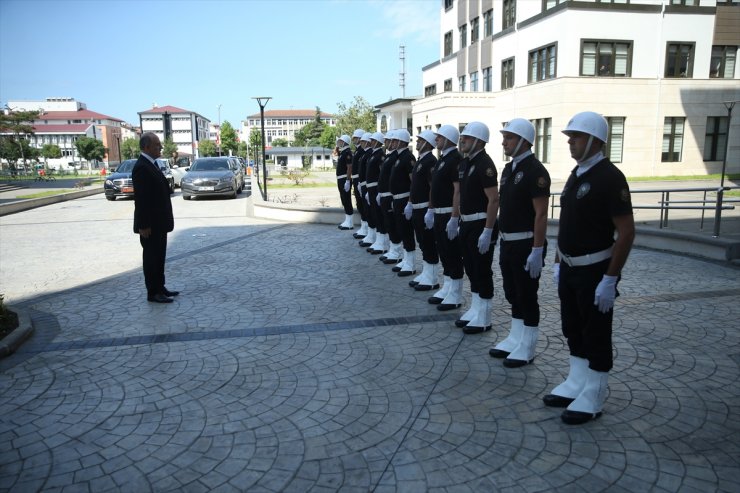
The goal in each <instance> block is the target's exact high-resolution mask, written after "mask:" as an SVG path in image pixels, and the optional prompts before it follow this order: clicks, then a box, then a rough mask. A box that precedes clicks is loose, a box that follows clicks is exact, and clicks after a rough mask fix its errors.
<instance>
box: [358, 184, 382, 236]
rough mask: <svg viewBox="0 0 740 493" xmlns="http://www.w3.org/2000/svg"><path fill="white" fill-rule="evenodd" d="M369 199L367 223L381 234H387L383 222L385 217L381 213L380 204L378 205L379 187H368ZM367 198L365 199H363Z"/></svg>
mask: <svg viewBox="0 0 740 493" xmlns="http://www.w3.org/2000/svg"><path fill="white" fill-rule="evenodd" d="M367 199H368V201H369V202H370V203H368V202H365V204H366V205H367V209H368V214H367V225H368V226H370V227H371V228H375V230H376V231H377V232H378V233H380V234H385V225H384V224H383V217H382V216H381V214H380V206H379V205H378V187H377V185H376V186H373V187H367ZM363 200H365V199H363Z"/></svg>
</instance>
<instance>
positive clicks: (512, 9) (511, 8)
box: [501, 0, 516, 29]
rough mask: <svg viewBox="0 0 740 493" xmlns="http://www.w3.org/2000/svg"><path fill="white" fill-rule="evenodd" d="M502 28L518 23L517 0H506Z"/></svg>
mask: <svg viewBox="0 0 740 493" xmlns="http://www.w3.org/2000/svg"><path fill="white" fill-rule="evenodd" d="M503 14H504V15H503V23H502V25H501V28H502V29H508V28H510V27H513V26H514V24H515V23H516V0H504V6H503Z"/></svg>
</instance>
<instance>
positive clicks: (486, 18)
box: [483, 9, 493, 38]
mask: <svg viewBox="0 0 740 493" xmlns="http://www.w3.org/2000/svg"><path fill="white" fill-rule="evenodd" d="M491 35H493V9H489V10H486V11H485V12H483V37H484V38H487V37H488V36H491Z"/></svg>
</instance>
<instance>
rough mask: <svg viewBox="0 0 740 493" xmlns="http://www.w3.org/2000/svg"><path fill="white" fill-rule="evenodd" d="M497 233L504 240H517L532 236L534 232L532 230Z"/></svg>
mask: <svg viewBox="0 0 740 493" xmlns="http://www.w3.org/2000/svg"><path fill="white" fill-rule="evenodd" d="M499 235H500V236H501V239H502V240H504V241H518V240H526V239H528V238H534V233H533V232H532V231H522V232H520V233H499Z"/></svg>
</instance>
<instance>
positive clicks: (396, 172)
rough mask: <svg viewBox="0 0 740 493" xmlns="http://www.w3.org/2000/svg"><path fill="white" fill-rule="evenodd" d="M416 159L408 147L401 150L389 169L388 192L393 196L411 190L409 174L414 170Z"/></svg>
mask: <svg viewBox="0 0 740 493" xmlns="http://www.w3.org/2000/svg"><path fill="white" fill-rule="evenodd" d="M415 164H416V158H415V157H414V155H413V154H411V151H410V150H409V148H408V147H406V148H404V149H402V150H401V151H400V152H399V153H398V156H397V158H396V161H395V163H393V167H392V168H391V179H390V190H389V191H390V192H391V193H392V194H393V195H397V194H400V193H406V192H408V191H409V190H411V172H412V171H413V170H414V165H415Z"/></svg>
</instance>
